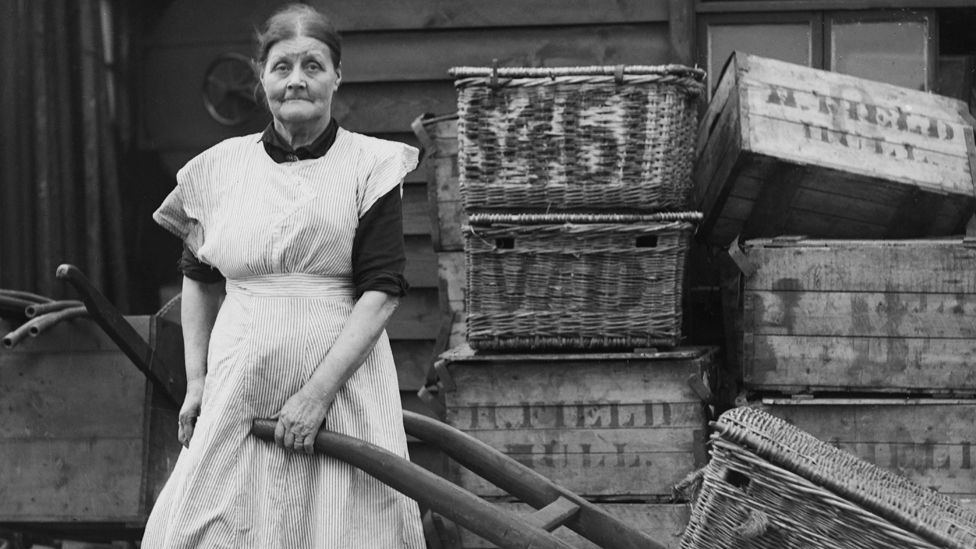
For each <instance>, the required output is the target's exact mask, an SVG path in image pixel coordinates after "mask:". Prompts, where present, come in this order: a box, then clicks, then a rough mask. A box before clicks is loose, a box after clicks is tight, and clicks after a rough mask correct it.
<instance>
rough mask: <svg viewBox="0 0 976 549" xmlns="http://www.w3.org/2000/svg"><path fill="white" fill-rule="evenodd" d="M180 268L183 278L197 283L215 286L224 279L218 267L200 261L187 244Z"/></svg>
mask: <svg viewBox="0 0 976 549" xmlns="http://www.w3.org/2000/svg"><path fill="white" fill-rule="evenodd" d="M178 268H179V270H180V272H181V273H183V276H185V277H187V278H189V279H191V280H196V281H197V282H205V283H207V284H213V283H215V282H220V281H221V280H223V279H224V275H223V274H222V273H221V272H220V271H219V270H217V268H216V267H211V266H210V265H207V264H206V263H204V262H203V261H200V259H199V258H197V256H196V255H194V254H193V252H192V251H191V250H190V247H189V246H187V245H186V244H183V255H182V256H180V261H179V264H178Z"/></svg>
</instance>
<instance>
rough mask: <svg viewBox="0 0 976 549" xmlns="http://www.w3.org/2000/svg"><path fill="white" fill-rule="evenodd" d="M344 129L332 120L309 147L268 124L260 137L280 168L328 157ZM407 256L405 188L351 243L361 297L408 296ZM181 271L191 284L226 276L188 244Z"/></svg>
mask: <svg viewBox="0 0 976 549" xmlns="http://www.w3.org/2000/svg"><path fill="white" fill-rule="evenodd" d="M338 131H339V125H338V124H337V123H336V121H335V119H334V118H333V119H332V121H330V122H329V125H328V127H326V129H325V131H324V132H322V135H320V136H319V137H317V138H316V139H315V141H313V142H312V144H311V145H309V146H308V147H299V148H298V149H294V150H292V148H291V147H290V146H289V145H288V143H286V142H285V140H284V139H283V138H282V137H281V136H280V135H278V132H276V131H275V130H274V126H273V125H272V124H269V125H268V127H267V128H265V130H264V133H263V134H262V135H261V142H262V143H263V144H264V150H265V152H267V153H268V156H270V157H271V159H272V160H274V161H275V162H277V163H279V164H281V163H284V162H295V161H297V160H307V159H312V158H320V157H322V156H325V153H327V152H328V151H329V149H330V148H331V147H332V144H333V143H335V139H336V134H337V132H338ZM405 265H406V253H405V252H404V245H403V208H402V203H401V199H400V189H399V188H394V189H393V190H391V191H390V192H388V193H387V194H386V195H384V196H383V197H381V198H380V199H379V200H377V201H376V203H375V204H373V206H372V207H370V209H369V210H367V211H366V213H365V214H363V216H362V217H360V218H359V226H358V227H357V228H356V234H355V236H354V237H353V244H352V279H353V283H354V284H355V286H356V297H357V298H358V297H359V296H361V295H362V294H363V292H366V291H367V290H375V291H380V292H384V293H387V294H390V295H394V296H403V295H405V294H406V292H407V287H408V286H407V281H406V279H405V278H404V277H403V269H404V266H405ZM179 269H180V271H182V273H183V275H184V276H186V277H187V278H190V279H192V280H196V281H199V282H205V283H214V282H220V281H221V280H223V279H224V276H223V275H222V274H221V273H220V271H218V270H217V269H216V268H214V267H211V266H210V265H207V264H206V263H204V262H202V261H200V260H199V259H197V257H196V256H195V255H193V252H191V251H190V249H189V248H188V247H187V246H186V244H184V245H183V256H182V257H181V258H180V262H179Z"/></svg>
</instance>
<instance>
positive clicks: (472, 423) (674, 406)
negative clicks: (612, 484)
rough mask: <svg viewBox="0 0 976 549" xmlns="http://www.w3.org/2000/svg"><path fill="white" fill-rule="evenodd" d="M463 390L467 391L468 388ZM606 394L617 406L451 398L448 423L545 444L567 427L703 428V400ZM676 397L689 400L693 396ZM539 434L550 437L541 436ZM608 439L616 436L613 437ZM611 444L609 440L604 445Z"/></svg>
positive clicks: (685, 389)
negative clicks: (520, 432)
mask: <svg viewBox="0 0 976 549" xmlns="http://www.w3.org/2000/svg"><path fill="white" fill-rule="evenodd" d="M575 373H576V371H575V370H573V374H575ZM452 375H453V374H452ZM485 375H487V374H485ZM468 379H469V378H467V377H464V376H461V377H460V379H459V380H456V382H460V383H465V382H466V381H467V380H468ZM686 381H687V378H686ZM570 382H571V381H570V380H562V383H560V384H559V387H562V386H565V385H567V384H569V383H570ZM662 383H663V382H662ZM459 390H460V391H461V392H465V393H466V392H467V391H465V390H464V389H459ZM672 390H676V391H678V392H689V393H690V391H689V390H688V387H687V385H685V386H681V387H672ZM607 393H608V394H611V393H612V397H613V402H609V403H599V402H594V401H592V400H591V401H583V402H569V401H556V402H535V403H530V402H524V403H522V404H512V405H497V404H495V403H494V402H485V400H491V399H490V397H489V396H487V395H485V396H484V397H483V399H482V400H479V401H475V402H471V403H469V404H466V403H463V398H455V397H453V396H452V397H451V399H450V402H451V406H450V409H449V410H448V412H447V419H448V421H449V422H450V423H451V424H452V425H454V426H455V427H457V428H459V429H463V430H464V431H465V432H467V433H469V434H472V435H476V436H479V437H480V436H482V435H483V436H485V437H487V438H486V440H487V439H490V438H492V437H501V438H499V440H500V441H502V442H504V436H503V435H504V433H505V432H506V431H507V430H511V429H525V430H530V431H531V432H527V433H525V434H524V436H525V439H526V440H527V441H528V440H532V441H538V442H540V443H541V441H543V440H544V439H545V438H546V437H547V436H551V432H553V431H556V430H558V429H563V428H567V429H577V428H578V429H597V430H600V431H599V432H601V433H602V432H604V431H607V432H610V431H617V430H619V431H620V432H619V433H617V434H618V435H620V436H625V433H624V431H626V430H627V429H661V430H669V429H679V430H680V429H688V428H700V427H701V421H702V409H701V402H700V401H699V400H697V399H696V400H694V401H692V400H683V401H679V402H667V401H648V402H633V401H628V400H624V401H621V395H620V394H619V392H617V391H607ZM554 398H558V397H554ZM674 398H680V399H687V398H688V395H681V396H679V397H674ZM495 400H497V398H496V399H495ZM537 432H538V433H546V434H544V435H542V436H537V435H536V433H537ZM632 434H633V433H632ZM572 436H573V437H574V438H575V439H583V438H586V437H589V434H580V435H572ZM608 436H609V437H611V438H612V436H614V435H612V434H611V435H608ZM607 442H609V439H608V440H605V441H603V442H601V443H599V444H606V443H607ZM644 443H650V442H649V441H642V442H640V444H644Z"/></svg>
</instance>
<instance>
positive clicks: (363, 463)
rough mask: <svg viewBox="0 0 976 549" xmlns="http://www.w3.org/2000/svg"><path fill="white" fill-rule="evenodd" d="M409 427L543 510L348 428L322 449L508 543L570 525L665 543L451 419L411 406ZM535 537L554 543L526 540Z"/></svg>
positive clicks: (615, 542)
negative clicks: (484, 490) (483, 492)
mask: <svg viewBox="0 0 976 549" xmlns="http://www.w3.org/2000/svg"><path fill="white" fill-rule="evenodd" d="M403 427H404V430H405V431H406V433H407V434H408V435H411V436H414V437H416V438H419V439H420V440H423V441H424V442H428V443H430V444H431V445H433V446H435V447H437V448H438V449H440V450H441V451H443V452H444V453H445V454H447V455H448V456H450V457H451V458H453V459H454V460H455V461H457V462H458V463H460V464H461V465H463V466H465V467H467V468H468V469H470V470H471V471H472V472H474V473H475V474H477V475H480V476H482V477H483V478H485V480H488V481H489V482H491V483H493V484H495V485H496V486H498V487H499V488H501V489H503V490H505V491H506V492H508V493H510V494H512V495H513V496H515V497H517V498H519V499H521V500H522V501H524V502H526V503H528V504H529V505H531V506H532V507H534V508H535V509H537V511H536V512H535V513H532V514H530V515H527V516H521V515H517V514H515V513H512V512H510V511H505V510H503V509H500V508H498V507H496V506H494V505H492V504H490V503H488V502H486V501H484V500H482V499H481V498H479V497H477V496H475V495H473V494H471V493H470V492H468V491H466V490H464V489H463V488H460V487H458V486H456V485H455V484H454V483H452V482H450V481H448V480H446V479H444V478H442V477H440V476H438V475H435V474H434V473H431V472H430V471H427V470H426V469H424V468H422V467H420V466H418V465H415V464H413V463H410V462H409V461H408V460H405V459H403V458H400V457H399V456H396V455H394V454H392V453H390V452H387V451H386V450H382V449H380V448H378V447H376V446H372V445H370V444H369V443H366V442H364V441H361V440H357V439H354V438H351V437H347V436H345V435H340V434H337V433H332V432H329V431H324V430H323V431H320V432H319V433H318V435H316V438H315V450H316V451H317V452H321V453H323V454H325V455H328V456H332V457H335V458H337V459H340V460H342V461H345V462H346V463H349V464H352V465H355V466H356V467H359V468H360V469H362V470H363V471H365V472H367V473H369V474H370V475H372V476H374V477H376V478H377V479H379V480H380V481H382V482H383V483H385V484H387V485H389V486H391V487H393V488H395V489H396V490H398V491H400V492H402V493H404V494H406V495H407V496H409V497H411V498H413V499H415V500H417V501H419V502H421V503H423V504H424V505H427V506H429V507H430V508H431V509H433V510H434V511H436V512H437V513H439V514H441V515H444V516H445V517H447V518H449V519H451V520H453V521H454V522H456V523H457V524H460V525H461V526H463V527H465V528H467V529H469V530H471V531H472V532H474V533H476V534H478V535H480V536H481V537H483V538H485V539H487V540H488V541H491V542H492V543H495V544H498V545H499V546H501V547H514V548H523V547H533V548H535V547H540V548H541V547H568V546H567V545H565V544H562V542H559V544H558V545H552V543H553V540H554V539H555V538H553V537H552V536H550V535H549V534H547V533H546V532H547V531H552V530H554V529H556V528H558V527H559V526H566V527H567V528H569V529H571V530H573V531H574V532H576V533H578V534H579V535H581V536H583V537H585V538H586V539H588V540H590V541H592V542H594V543H595V544H597V545H599V546H601V547H607V548H611V547H612V548H613V549H638V548H639V549H665V548H664V546H663V545H661V544H660V543H658V542H657V541H656V540H655V539H654V538H652V537H650V536H649V535H648V534H645V533H644V532H641V531H640V530H637V529H636V528H634V527H633V526H631V525H630V524H627V523H626V522H624V521H622V520H620V519H618V518H616V517H614V516H612V515H610V514H609V513H607V512H606V511H604V510H603V509H601V508H600V507H598V506H596V505H594V504H592V503H590V502H589V501H586V500H585V499H583V498H582V497H580V496H579V495H577V494H574V493H573V492H570V491H569V490H567V489H565V488H563V487H561V486H559V485H557V484H555V483H554V482H552V481H551V480H549V479H548V478H546V477H545V476H543V475H540V474H539V473H537V472H536V471H533V470H532V469H529V468H528V467H526V466H525V465H522V464H521V463H519V462H517V461H515V460H514V459H512V458H511V457H509V456H506V455H505V454H503V453H501V452H499V451H498V450H496V449H494V448H492V447H491V446H488V445H487V444H485V443H484V442H481V441H480V440H477V439H476V438H474V437H472V436H470V435H468V434H466V433H464V432H462V431H460V430H458V429H455V428H454V427H451V426H450V425H447V424H445V423H442V422H440V421H437V420H435V419H433V418H430V417H427V416H424V415H421V414H417V413H414V412H409V411H406V410H404V412H403ZM274 428H275V421H274V420H264V419H258V420H255V421H254V426H253V429H252V431H251V432H252V433H253V434H255V435H256V436H258V437H260V438H264V439H267V440H273V439H274ZM540 532H541V534H540ZM542 534H544V537H541V538H537V537H536V536H539V535H542ZM513 536H515V537H513ZM533 540H536V541H534V543H539V540H542V541H545V543H546V545H525V544H526V543H530V542H533ZM557 541H558V540H557Z"/></svg>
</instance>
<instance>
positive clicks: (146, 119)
mask: <svg viewBox="0 0 976 549" xmlns="http://www.w3.org/2000/svg"><path fill="white" fill-rule="evenodd" d="M309 3H310V4H311V5H313V6H316V7H320V8H321V9H323V10H324V11H326V12H327V13H330V15H331V16H332V17H333V19H334V21H335V22H336V26H337V27H338V28H339V30H340V32H341V33H342V37H343V60H342V65H343V82H342V86H341V87H340V89H339V91H338V92H337V95H336V98H335V102H334V104H333V113H334V115H335V117H336V119H337V120H338V121H339V122H340V124H341V125H342V126H343V127H344V128H347V129H349V130H352V131H357V132H361V133H365V134H368V135H374V136H377V137H381V138H385V139H393V140H397V141H402V142H406V143H409V144H411V145H414V146H419V144H418V143H417V140H416V138H415V136H414V135H413V133H412V131H411V128H410V123H411V122H412V121H413V120H414V119H415V118H416V117H417V116H418V115H420V114H422V113H425V112H430V113H434V114H448V113H452V112H454V111H455V110H456V109H457V104H456V94H455V90H454V86H453V81H452V80H451V78H450V77H449V75H448V73H447V71H448V69H449V68H450V67H452V66H458V65H480V66H486V65H489V64H490V63H491V62H492V60H493V59H498V60H499V63H500V64H502V65H503V66H519V65H525V66H572V65H597V64H643V65H647V64H652V65H653V64H664V63H669V62H672V54H671V48H672V45H671V42H670V40H669V37H668V20H669V0H619V1H615V2H604V1H603V0H561V1H547V0H533V1H531V2H525V1H520V0H499V1H496V2H490V3H484V2H480V1H477V0H357V1H355V2H354V1H351V0H346V1H330V2H326V1H324V0H313V1H311V2H309ZM672 3H673V2H672ZM282 4H284V2H281V1H277V0H244V1H236V0H206V1H198V0H176V1H174V2H172V4H171V5H170V7H169V8H168V9H167V12H166V14H165V15H164V17H163V18H162V19H161V20H160V21H159V22H158V24H156V26H155V27H154V28H153V29H152V35H151V38H150V39H149V41H148V42H147V47H146V48H145V51H144V52H143V59H144V62H143V63H142V73H141V75H140V81H141V85H142V89H143V90H144V92H143V94H142V98H141V105H140V110H141V112H142V113H143V117H142V120H143V125H144V128H145V131H143V132H142V134H143V136H144V137H143V139H144V142H143V143H142V148H143V149H146V150H150V151H153V152H155V153H157V154H158V155H159V157H160V159H161V161H162V164H163V166H164V169H165V170H166V171H168V172H169V173H170V174H173V173H175V171H176V170H177V169H178V168H179V167H180V166H182V165H183V164H184V163H185V162H186V161H187V160H189V159H190V158H192V157H193V156H194V155H195V154H197V153H199V152H200V151H202V150H203V149H205V148H206V147H209V146H211V145H213V144H214V143H217V142H219V141H220V140H222V139H225V138H227V137H231V136H233V135H241V134H244V133H249V132H258V131H261V129H262V128H263V127H264V125H265V124H266V121H267V114H265V113H262V114H261V115H258V116H256V117H255V118H254V119H252V120H250V121H248V122H246V123H244V124H242V125H239V126H236V127H228V126H223V125H221V124H219V123H217V122H216V121H214V120H212V119H211V118H210V117H209V116H208V114H207V112H206V109H205V107H204V105H203V102H202V101H201V95H200V89H201V85H202V82H203V75H204V73H205V71H206V68H207V66H208V65H209V64H210V63H211V61H212V60H213V59H214V58H216V57H217V56H218V55H221V54H224V53H228V52H236V53H241V54H245V55H248V56H250V55H251V54H252V52H253V46H252V36H253V32H254V28H255V27H256V25H258V24H260V22H262V21H263V20H264V19H265V18H266V17H267V15H268V14H270V13H271V12H272V11H273V10H274V9H276V8H277V7H278V6H280V5H282ZM214 21H220V22H221V24H220V25H215V24H214V23H213V22H214ZM427 204H428V202H427V189H426V175H425V169H424V167H423V166H421V167H420V169H418V170H416V171H414V172H412V173H411V174H408V176H407V178H406V185H405V187H404V232H405V234H406V245H407V255H408V257H407V263H408V266H407V273H406V276H407V279H408V282H409V283H410V285H411V288H412V289H411V293H410V295H409V296H408V297H406V298H404V300H403V301H402V303H401V305H400V308H399V309H398V311H397V313H396V315H395V317H394V319H393V320H392V322H391V323H390V326H389V329H388V333H389V335H390V339H391V342H392V344H393V347H394V353H395V354H396V359H397V364H398V368H399V369H400V370H401V371H400V372H399V373H400V386H401V390H403V391H409V392H415V391H416V390H417V389H419V388H420V387H421V386H422V384H423V382H424V379H425V372H426V369H427V368H428V367H429V364H430V362H431V358H432V356H431V355H432V354H433V353H436V352H437V351H438V350H439V349H435V340H436V339H437V335H438V331H439V329H440V328H441V326H442V324H443V319H442V318H441V316H442V313H441V312H440V311H439V309H438V300H439V296H438V268H437V265H438V261H437V257H436V255H435V254H434V252H433V248H432V246H431V225H430V223H431V222H430V215H429V211H428V206H427ZM443 339H444V338H442V340H443ZM445 341H446V340H445ZM445 341H442V342H441V347H443V345H444V344H445Z"/></svg>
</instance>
